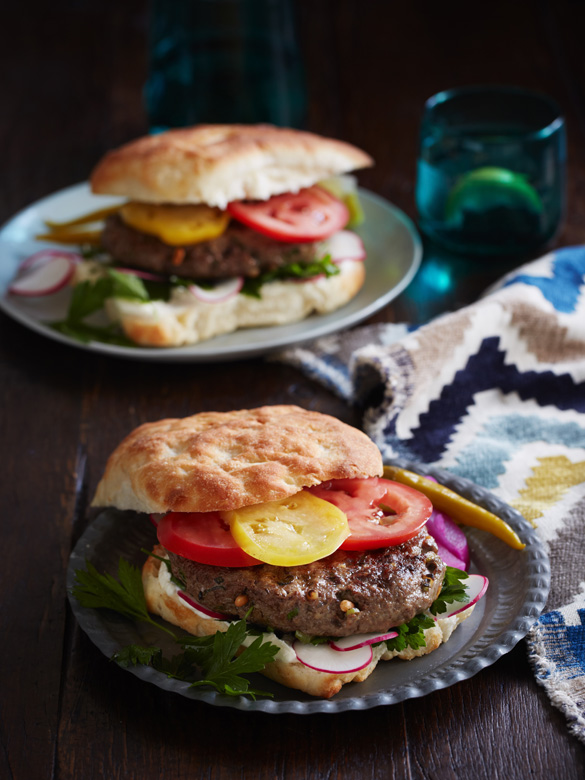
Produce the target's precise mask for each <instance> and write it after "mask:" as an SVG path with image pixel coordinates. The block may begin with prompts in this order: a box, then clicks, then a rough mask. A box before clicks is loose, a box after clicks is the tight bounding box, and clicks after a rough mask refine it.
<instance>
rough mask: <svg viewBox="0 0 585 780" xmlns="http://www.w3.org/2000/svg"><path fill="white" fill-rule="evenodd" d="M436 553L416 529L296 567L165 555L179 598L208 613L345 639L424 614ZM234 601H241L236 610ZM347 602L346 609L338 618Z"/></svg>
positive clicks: (436, 578) (434, 586) (440, 566)
mask: <svg viewBox="0 0 585 780" xmlns="http://www.w3.org/2000/svg"><path fill="white" fill-rule="evenodd" d="M437 552H438V551H437V545H436V543H435V540H434V539H433V538H432V537H431V536H429V534H428V533H427V531H426V529H423V530H422V531H421V532H420V533H419V534H418V535H417V536H415V537H413V538H412V539H409V540H408V541H407V542H404V543H403V544H400V545H397V546H395V547H387V548H384V549H380V550H369V551H365V552H355V551H349V550H337V551H336V552H334V553H333V554H332V555H330V556H328V557H327V558H323V559H322V560H319V561H315V562H314V563H309V564H305V565H303V566H291V567H281V566H271V565H269V564H262V565H261V566H253V567H242V568H227V567H221V566H209V565H207V564H202V563H196V562H195V561H190V560H188V559H187V558H183V557H181V556H179V555H176V554H174V553H170V552H169V553H168V555H169V559H170V563H171V569H172V571H173V574H174V575H175V576H176V577H178V578H180V579H181V580H182V581H183V582H184V583H185V588H184V590H185V591H186V592H187V593H188V594H189V595H190V596H191V597H192V598H193V599H195V601H197V602H198V603H200V604H202V605H203V606H205V607H207V608H208V609H211V610H214V611H217V612H222V613H224V614H227V615H233V616H234V617H240V618H243V617H245V616H246V615H247V614H248V612H249V611H250V610H251V612H250V614H249V615H248V618H247V619H248V621H249V622H251V623H254V624H256V625H258V626H262V627H269V628H273V629H276V630H279V631H283V632H293V631H302V632H304V633H305V634H311V635H317V636H348V635H351V634H361V633H368V632H381V631H386V630H387V629H388V628H391V627H392V626H396V625H400V624H401V623H406V622H408V621H409V620H411V619H412V618H413V617H414V616H415V615H417V614H418V613H420V612H423V611H424V610H425V609H428V607H430V605H431V604H432V603H433V601H434V600H435V599H436V597H437V596H438V594H439V592H440V589H441V584H442V582H443V577H444V574H445V564H444V563H443V561H442V560H441V559H440V558H439V556H438V554H437ZM238 596H246V597H247V601H246V603H245V604H243V605H241V606H239V607H236V606H235V600H236V598H237V597H238ZM239 601H241V599H239ZM348 601H349V602H351V603H352V604H353V609H350V610H349V611H344V610H342V608H341V605H342V602H348ZM344 606H347V604H345V605H344Z"/></svg>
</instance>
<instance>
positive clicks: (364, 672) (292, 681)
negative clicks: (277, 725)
mask: <svg viewBox="0 0 585 780" xmlns="http://www.w3.org/2000/svg"><path fill="white" fill-rule="evenodd" d="M154 552H155V553H156V554H157V555H161V556H164V555H165V550H164V547H161V546H160V545H157V546H156V547H155V548H154ZM160 566H161V562H160V561H159V560H157V559H155V558H152V557H149V558H148V559H147V560H146V563H145V564H144V567H143V569H142V583H143V586H144V593H145V596H146V604H147V607H148V611H149V612H152V613H153V614H156V615H159V616H160V617H162V618H163V619H164V620H166V621H168V622H169V623H172V624H173V625H175V626H179V627H180V628H183V629H184V630H185V631H188V632H189V633H190V634H194V635H195V636H207V635H209V634H215V633H216V631H225V630H226V626H225V624H224V623H222V622H220V621H217V620H214V619H213V618H207V619H205V618H202V617H200V616H199V615H197V614H196V613H195V612H193V611H192V610H191V609H189V608H188V607H187V606H185V605H184V604H183V603H182V601H181V600H180V599H178V598H176V597H173V596H170V595H169V594H168V593H165V591H164V590H163V589H162V587H161V585H160V581H159V579H158V573H159V568H160ZM472 612H473V607H470V608H469V609H468V610H466V611H465V612H461V613H459V614H458V615H454V616H452V617H450V618H446V619H444V620H439V621H437V625H436V626H434V627H433V628H428V629H426V630H425V640H426V646H425V647H421V648H417V649H416V650H413V649H412V648H407V649H406V650H402V651H400V652H396V651H394V652H389V651H387V650H386V646H385V645H383V644H382V645H377V646H376V647H373V648H372V652H373V658H372V661H371V663H370V664H368V666H366V667H365V668H364V669H360V670H359V671H357V672H348V673H346V674H331V673H328V672H319V671H317V670H315V669H310V668H309V667H308V666H305V665H304V664H301V663H299V662H298V661H286V660H279V659H277V660H275V661H273V662H272V663H270V664H268V666H266V667H265V669H263V671H262V672H261V674H263V675H265V676H266V677H269V678H270V679H271V680H274V681H275V682H278V683H280V684H281V685H285V686H287V687H288V688H295V689H297V690H300V691H304V693H308V694H309V695H311V696H318V697H320V698H324V699H329V698H330V697H331V696H334V695H335V694H336V693H339V691H340V690H341V688H342V686H343V685H345V684H346V683H349V682H363V681H364V680H365V679H367V678H368V677H369V676H370V674H371V673H372V672H373V671H374V669H375V668H376V666H377V665H378V662H379V661H380V660H390V659H392V658H400V659H402V660H405V661H408V660H411V659H413V658H418V657H420V656H422V655H426V654H428V653H431V652H432V651H433V650H436V649H437V647H439V645H441V644H442V643H443V642H446V641H447V640H448V639H449V637H450V636H451V634H452V632H453V631H454V630H455V628H456V627H457V626H458V625H459V623H461V622H463V620H466V619H467V618H468V617H469V615H471V613H472Z"/></svg>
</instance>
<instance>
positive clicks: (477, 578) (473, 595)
mask: <svg viewBox="0 0 585 780" xmlns="http://www.w3.org/2000/svg"><path fill="white" fill-rule="evenodd" d="M464 584H465V587H466V588H467V595H468V596H469V601H467V602H466V603H465V604H464V603H463V602H462V601H454V602H453V603H452V604H447V609H446V610H445V612H440V613H439V614H438V615H435V620H442V619H443V618H448V617H452V616H453V615H457V614H458V613H459V612H463V611H464V610H466V609H469V607H472V606H473V605H474V604H477V602H478V601H479V600H480V598H481V597H482V596H483V595H484V594H485V592H486V590H487V589H488V585H489V580H488V578H487V577H484V576H483V574H470V575H469V578H468V579H467V580H465V582H464Z"/></svg>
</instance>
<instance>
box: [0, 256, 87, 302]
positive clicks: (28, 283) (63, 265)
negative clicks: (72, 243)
mask: <svg viewBox="0 0 585 780" xmlns="http://www.w3.org/2000/svg"><path fill="white" fill-rule="evenodd" d="M74 257H76V256H75V255H71V254H69V253H61V254H55V255H53V256H52V257H47V258H46V259H40V258H36V259H33V260H32V262H28V261H25V263H24V264H23V266H21V273H19V275H18V276H17V277H16V279H15V280H14V281H13V282H12V284H11V285H10V287H9V288H8V292H9V293H12V295H23V296H27V297H40V296H42V295H51V294H52V293H56V292H58V291H59V290H61V289H62V288H63V287H65V285H66V284H67V283H68V282H69V280H70V279H71V277H72V276H73V271H74V270H75V263H76V261H75V260H73V259H72V258H74ZM28 260H29V261H30V260H31V258H28Z"/></svg>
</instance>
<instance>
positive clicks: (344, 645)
mask: <svg viewBox="0 0 585 780" xmlns="http://www.w3.org/2000/svg"><path fill="white" fill-rule="evenodd" d="M396 636H398V634H397V633H396V631H386V633H385V634H354V636H342V637H339V639H332V640H331V641H330V642H329V645H330V647H332V648H333V649H334V650H342V651H343V652H347V651H348V650H355V649H356V648H358V647H363V646H364V645H375V644H376V643H377V642H385V641H386V640H387V639H394V637H396Z"/></svg>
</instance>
